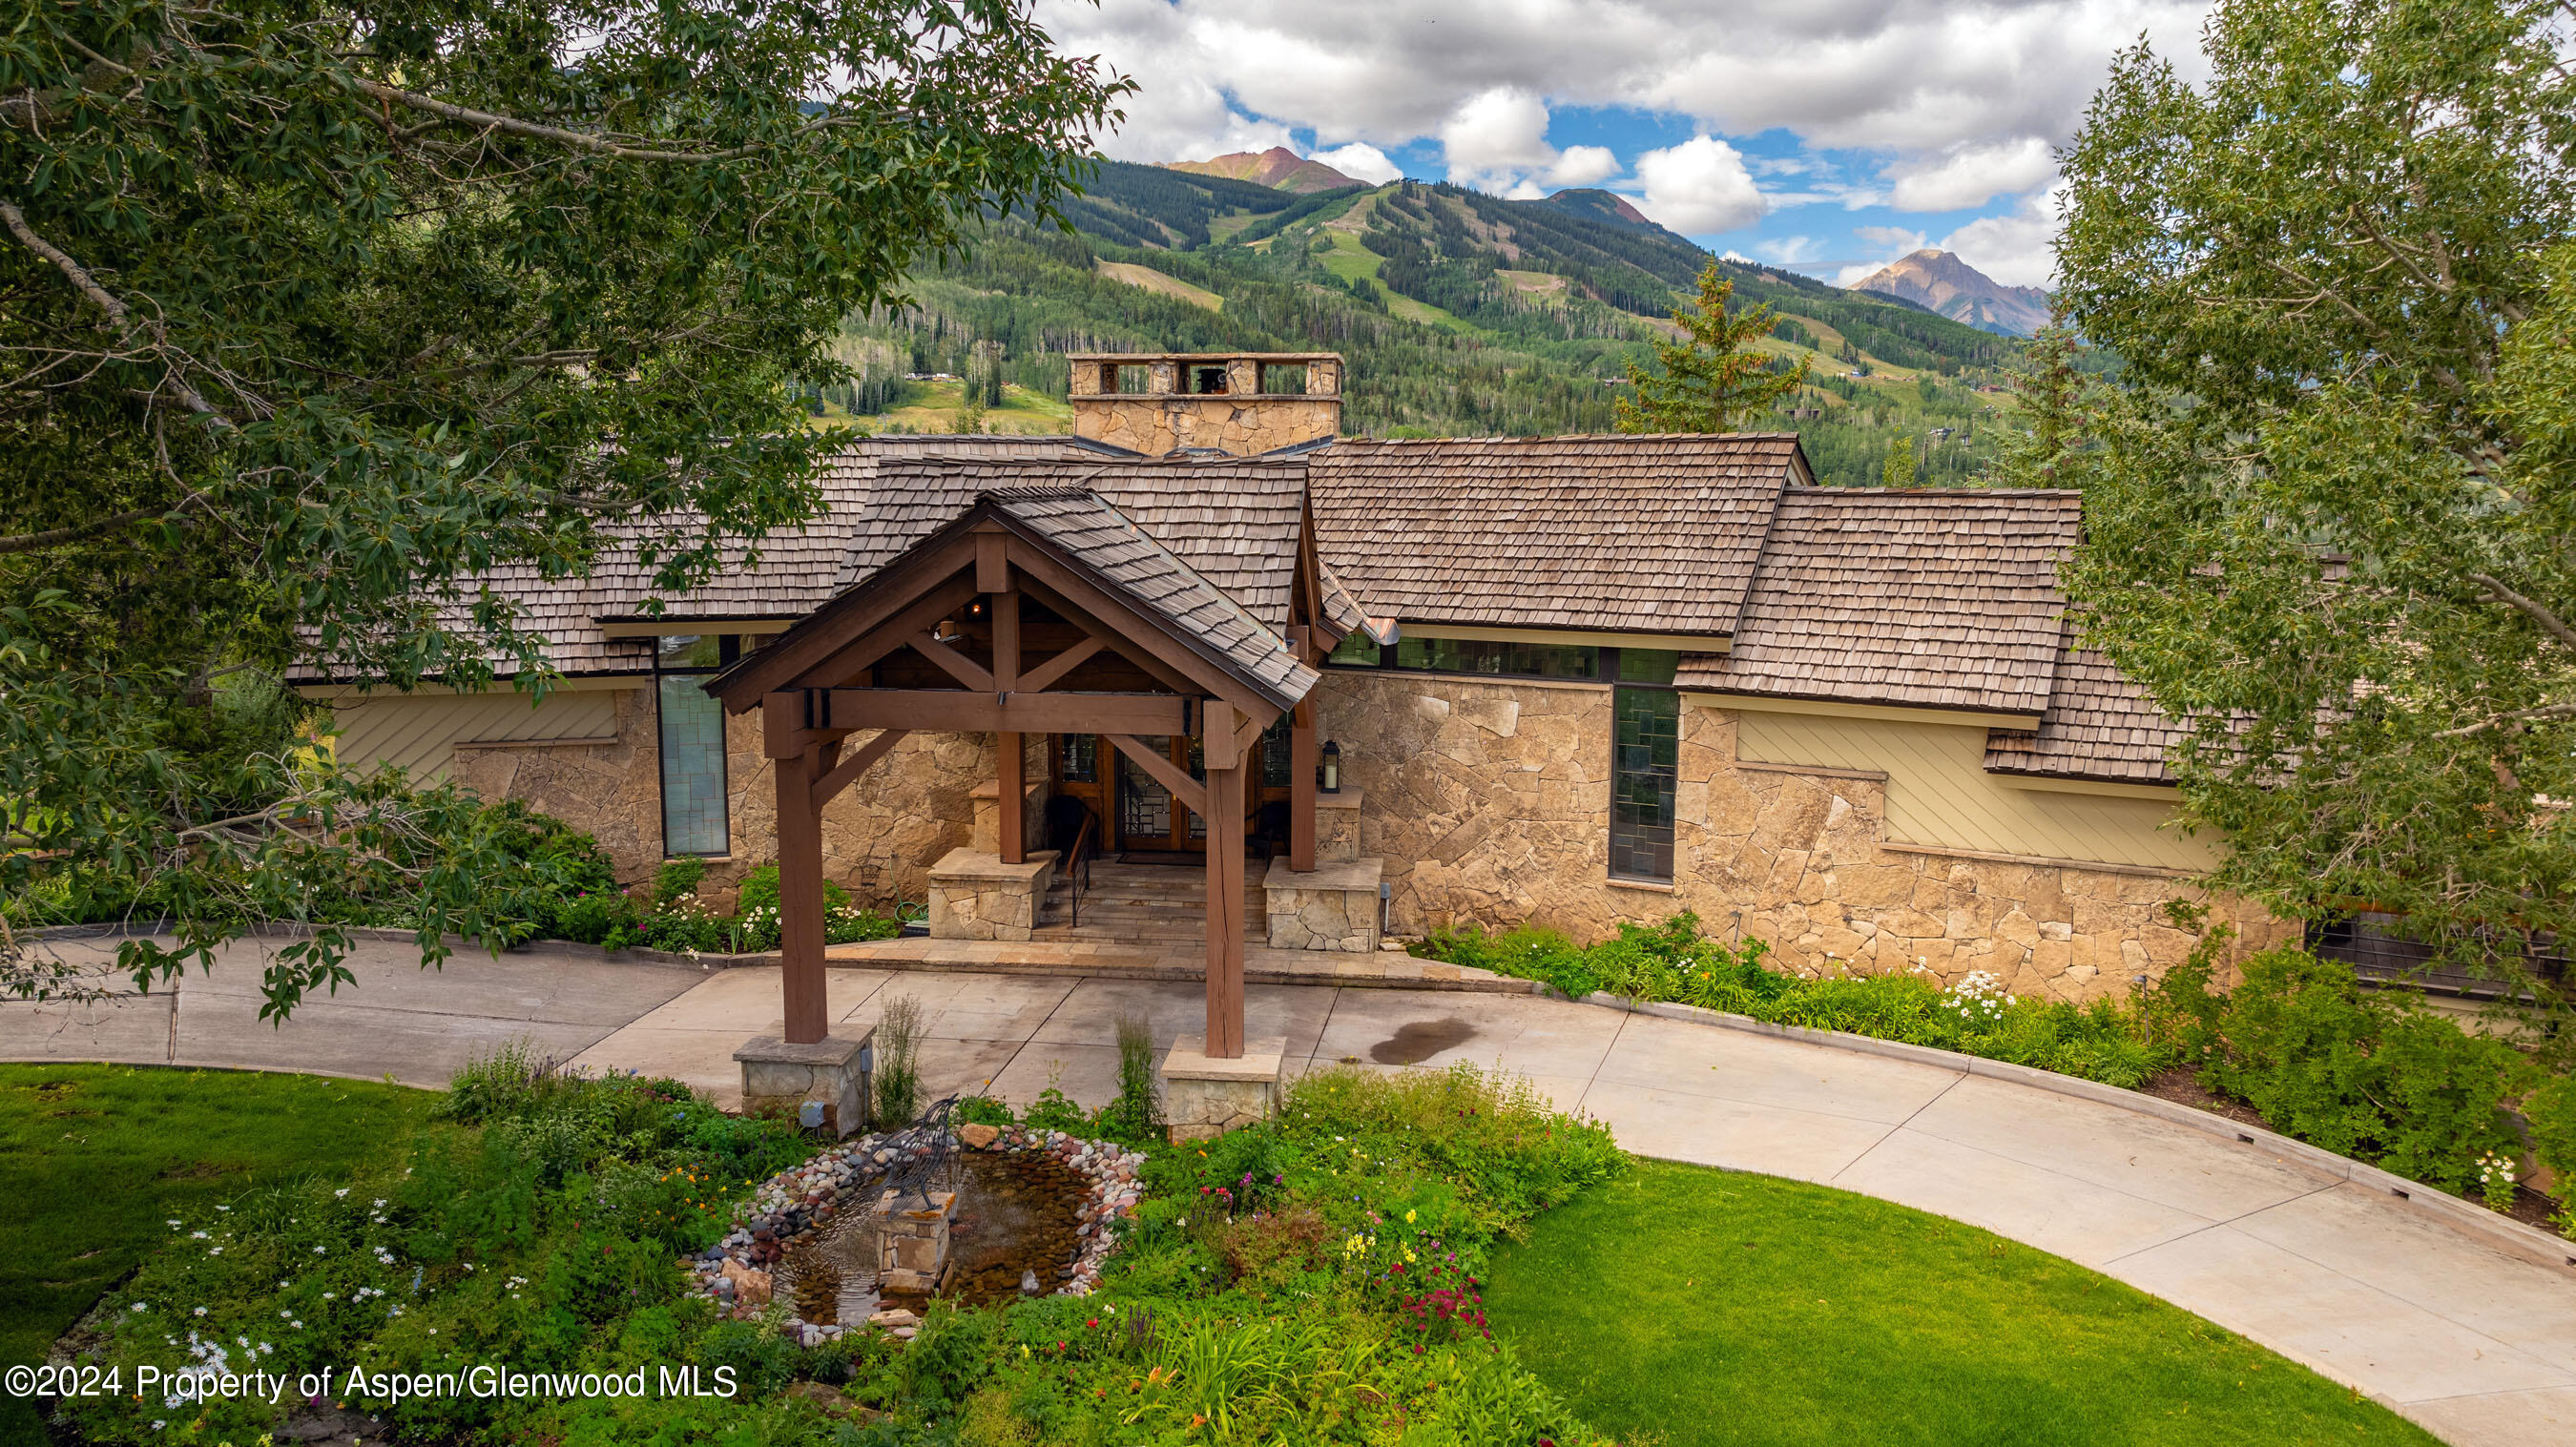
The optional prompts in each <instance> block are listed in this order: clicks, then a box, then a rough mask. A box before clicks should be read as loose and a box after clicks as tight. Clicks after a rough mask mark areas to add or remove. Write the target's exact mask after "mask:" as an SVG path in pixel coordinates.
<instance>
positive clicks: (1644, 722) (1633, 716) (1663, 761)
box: [1603, 648, 1682, 884]
mask: <svg viewBox="0 0 2576 1447" xmlns="http://www.w3.org/2000/svg"><path fill="white" fill-rule="evenodd" d="M1603 651H1604V652H1605V653H1607V654H1609V655H1611V657H1610V658H1608V659H1605V660H1604V662H1605V669H1604V671H1605V672H1607V673H1609V674H1610V675H1611V676H1612V677H1613V678H1616V679H1618V680H1619V683H1618V686H1617V687H1615V688H1613V689H1611V691H1610V874H1611V877H1613V878H1616V879H1635V880H1644V881H1650V882H1653V883H1657V884H1670V883H1671V882H1672V878H1673V786H1674V782H1675V780H1676V778H1677V777H1678V775H1679V773H1680V767H1681V741H1682V730H1681V703H1682V696H1681V694H1680V693H1679V692H1678V691H1676V690H1675V689H1674V688H1673V687H1672V681H1673V670H1674V666H1675V664H1677V663H1678V662H1679V661H1680V658H1679V655H1677V654H1674V653H1668V652H1664V651H1662V650H1658V649H1645V648H1614V649H1605V650H1603Z"/></svg>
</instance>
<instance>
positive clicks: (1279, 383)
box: [1261, 362, 1306, 396]
mask: <svg viewBox="0 0 2576 1447" xmlns="http://www.w3.org/2000/svg"><path fill="white" fill-rule="evenodd" d="M1261 390H1262V391H1264V392H1273V393H1280V392H1284V393H1288V394H1291V395H1295V396H1303V395H1304V394H1305V391H1306V364H1305V363H1303V362H1264V363H1262V364H1261Z"/></svg>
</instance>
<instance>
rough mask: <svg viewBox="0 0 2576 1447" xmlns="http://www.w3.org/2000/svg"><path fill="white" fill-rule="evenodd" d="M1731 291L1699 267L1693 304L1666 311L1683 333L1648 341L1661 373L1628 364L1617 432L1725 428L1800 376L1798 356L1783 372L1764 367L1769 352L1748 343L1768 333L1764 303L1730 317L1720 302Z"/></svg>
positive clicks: (1712, 268)
mask: <svg viewBox="0 0 2576 1447" xmlns="http://www.w3.org/2000/svg"><path fill="white" fill-rule="evenodd" d="M1734 294H1735V283H1734V282H1732V281H1729V280H1727V279H1726V278H1724V277H1723V276H1720V275H1719V274H1718V269H1717V263H1716V262H1714V261H1712V262H1710V263H1709V264H1708V265H1707V266H1706V267H1705V268H1703V269H1702V270H1701V272H1700V274H1699V305H1698V306H1697V307H1696V308H1688V307H1675V308H1673V320H1674V322H1676V323H1678V324H1679V325H1680V326H1681V328H1682V330H1683V332H1684V333H1685V334H1686V335H1685V338H1684V339H1683V340H1680V341H1675V342H1659V343H1657V344H1656V346H1655V359H1656V360H1657V361H1658V362H1660V363H1662V364H1663V367H1662V373H1661V375H1656V374H1654V373H1650V372H1648V371H1647V370H1646V369H1645V368H1644V367H1641V366H1639V365H1638V364H1636V363H1635V362H1630V363H1629V364H1628V384H1629V386H1630V387H1632V388H1633V389H1634V390H1635V393H1636V395H1635V396H1634V397H1633V398H1629V397H1622V398H1620V399H1619V430H1620V431H1622V432H1731V431H1733V430H1734V429H1735V427H1736V425H1737V424H1738V423H1740V422H1742V421H1743V420H1744V419H1746V418H1748V417H1754V416H1758V415H1760V414H1761V413H1762V412H1764V411H1766V410H1768V409H1769V408H1770V406H1771V404H1772V403H1774V402H1777V401H1778V400H1780V399H1781V398H1782V397H1785V396H1788V395H1789V394H1791V393H1793V392H1795V391H1796V390H1797V389H1798V388H1799V386H1800V385H1801V384H1803V383H1804V382H1805V381H1806V380H1807V364H1806V362H1805V361H1804V360H1803V359H1802V360H1801V361H1800V362H1799V363H1798V365H1797V366H1796V367H1795V368H1793V369H1791V370H1789V371H1786V372H1774V371H1772V370H1770V363H1771V359H1770V357H1769V356H1768V355H1767V354H1765V353H1763V352H1760V351H1757V350H1755V349H1754V348H1753V346H1752V345H1751V343H1752V341H1753V339H1754V338H1756V337H1760V336H1765V335H1768V334H1769V333H1770V330H1771V308H1770V307H1769V306H1767V305H1765V306H1757V307H1754V308H1752V309H1750V310H1748V311H1741V312H1737V313H1734V314H1732V315H1730V314H1729V313H1728V312H1727V309H1726V304H1727V301H1728V299H1729V298H1730V297H1732V296H1733V295H1734Z"/></svg>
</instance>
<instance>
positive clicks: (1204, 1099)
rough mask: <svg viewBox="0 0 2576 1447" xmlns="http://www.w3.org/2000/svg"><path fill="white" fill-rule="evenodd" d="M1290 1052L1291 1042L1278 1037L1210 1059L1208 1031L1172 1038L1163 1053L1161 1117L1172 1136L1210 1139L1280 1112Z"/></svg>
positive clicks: (1248, 1044)
mask: <svg viewBox="0 0 2576 1447" xmlns="http://www.w3.org/2000/svg"><path fill="white" fill-rule="evenodd" d="M1287 1054H1288V1041H1287V1039H1286V1038H1285V1037H1284V1036H1278V1035H1272V1036H1268V1037H1266V1038H1263V1039H1258V1040H1246V1041H1244V1042H1243V1054H1242V1056H1241V1057H1240V1058H1238V1059H1234V1060H1212V1059H1210V1058H1209V1057H1208V1053H1207V1037H1206V1036H1204V1035H1184V1036H1182V1037H1181V1038H1179V1039H1178V1040H1175V1041H1173V1042H1172V1053H1171V1054H1169V1055H1166V1056H1164V1057H1163V1116H1164V1119H1166V1120H1168V1121H1169V1122H1171V1130H1172V1139H1173V1140H1176V1141H1195V1140H1206V1139H1208V1138H1209V1137H1210V1136H1219V1135H1223V1134H1225V1133H1226V1132H1227V1131H1230V1130H1232V1129H1234V1128H1235V1127H1236V1126H1243V1125H1250V1124H1252V1123H1253V1122H1255V1121H1263V1120H1268V1119H1269V1118H1270V1117H1271V1116H1273V1115H1276V1114H1277V1113H1278V1111H1279V1094H1280V1076H1279V1069H1280V1062H1281V1061H1282V1060H1283V1059H1284V1058H1285V1057H1286V1055H1287Z"/></svg>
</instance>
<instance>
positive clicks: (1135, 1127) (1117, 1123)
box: [1100, 1014, 1163, 1141]
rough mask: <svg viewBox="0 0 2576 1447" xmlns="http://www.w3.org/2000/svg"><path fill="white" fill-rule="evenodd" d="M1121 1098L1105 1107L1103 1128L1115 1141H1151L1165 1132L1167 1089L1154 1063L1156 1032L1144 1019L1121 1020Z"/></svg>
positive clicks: (1132, 1016)
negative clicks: (1165, 1092)
mask: <svg viewBox="0 0 2576 1447" xmlns="http://www.w3.org/2000/svg"><path fill="white" fill-rule="evenodd" d="M1117 1029H1118V1096H1117V1098H1116V1099H1115V1100H1112V1101H1111V1102H1109V1104H1108V1105H1106V1106H1104V1107H1102V1109H1101V1112H1100V1115H1101V1127H1102V1131H1103V1133H1104V1134H1106V1135H1108V1136H1109V1137H1110V1138H1111V1139H1113V1140H1121V1141H1148V1140H1152V1139H1154V1138H1155V1137H1156V1136H1157V1135H1160V1134H1161V1133H1162V1130H1163V1085H1162V1080H1161V1077H1160V1073H1159V1069H1160V1068H1159V1066H1158V1064H1157V1062H1156V1061H1155V1059H1154V1032H1153V1029H1152V1026H1151V1024H1150V1023H1149V1022H1148V1021H1147V1020H1146V1018H1145V1017H1144V1016H1142V1015H1135V1014H1122V1015H1120V1016H1119V1017H1118V1021H1117Z"/></svg>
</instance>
